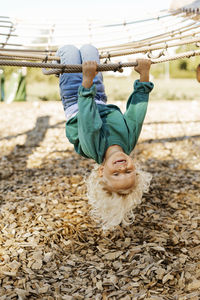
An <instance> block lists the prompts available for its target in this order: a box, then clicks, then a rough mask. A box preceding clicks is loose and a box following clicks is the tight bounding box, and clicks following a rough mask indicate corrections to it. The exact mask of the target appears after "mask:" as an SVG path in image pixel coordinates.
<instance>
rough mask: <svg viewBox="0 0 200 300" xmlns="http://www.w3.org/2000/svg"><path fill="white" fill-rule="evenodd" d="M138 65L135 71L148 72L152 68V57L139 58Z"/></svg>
mask: <svg viewBox="0 0 200 300" xmlns="http://www.w3.org/2000/svg"><path fill="white" fill-rule="evenodd" d="M137 63H138V65H137V66H135V67H134V69H135V71H136V72H138V73H139V74H141V73H142V72H146V71H149V70H150V67H151V61H150V59H141V58H140V59H137Z"/></svg>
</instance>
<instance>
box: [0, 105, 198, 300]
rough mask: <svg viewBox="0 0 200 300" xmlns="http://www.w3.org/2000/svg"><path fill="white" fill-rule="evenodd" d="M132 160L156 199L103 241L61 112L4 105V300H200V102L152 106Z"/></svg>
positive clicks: (0, 196) (0, 128)
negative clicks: (140, 168) (147, 174)
mask: <svg viewBox="0 0 200 300" xmlns="http://www.w3.org/2000/svg"><path fill="white" fill-rule="evenodd" d="M118 105H120V106H121V107H122V110H123V109H124V105H125V103H120V102H118ZM134 155H136V156H137V158H138V160H139V161H140V163H141V164H142V165H143V167H144V169H145V170H147V171H149V172H151V173H152V175H153V180H152V184H151V188H150V191H149V192H148V193H146V194H145V195H144V197H143V201H142V204H141V205H140V206H139V207H138V208H137V209H136V210H135V221H134V223H133V224H132V225H130V226H127V227H123V226H118V227H117V228H116V229H115V230H114V231H106V232H103V231H102V230H101V229H100V228H98V226H97V224H96V223H95V222H94V221H93V220H92V219H91V218H90V215H89V205H88V202H87V197H86V187H85V183H84V179H85V177H86V176H87V175H88V174H89V172H90V170H91V169H92V165H93V162H92V161H91V160H87V159H84V158H81V157H79V156H78V155H77V154H75V152H74V151H73V147H72V146H71V145H70V144H69V142H68V141H67V139H66V138H65V122H64V113H63V111H62V107H61V103H60V102H46V103H45V102H41V103H39V102H34V103H13V104H11V105H5V104H0V203H1V207H0V230H1V233H0V300H15V299H19V300H24V299H38V300H39V299H42V300H54V299H56V300H82V299H96V300H101V299H102V300H106V299H123V300H129V299H133V300H140V299H146V300H168V299H169V300H187V299H190V300H198V299H200V230H199V228H200V226H199V224H200V102H199V101H161V102H150V105H149V108H148V114H147V117H146V119H145V124H144V127H143V130H142V134H141V136H140V139H139V143H138V145H137V148H136V149H135V151H134Z"/></svg>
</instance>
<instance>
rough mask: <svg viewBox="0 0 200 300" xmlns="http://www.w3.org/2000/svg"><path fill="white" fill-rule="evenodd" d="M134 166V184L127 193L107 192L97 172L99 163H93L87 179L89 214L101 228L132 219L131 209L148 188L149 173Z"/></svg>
mask: <svg viewBox="0 0 200 300" xmlns="http://www.w3.org/2000/svg"><path fill="white" fill-rule="evenodd" d="M135 168H136V184H135V185H134V188H133V189H131V190H129V193H128V194H127V193H126V192H125V193H124V194H118V193H116V192H108V191H107V190H106V189H105V183H104V181H103V180H102V178H101V177H100V176H99V174H98V169H99V165H97V164H96V165H95V166H94V169H93V170H92V172H91V174H90V175H89V177H88V179H87V180H86V185H87V196H88V201H89V204H90V205H91V211H90V214H91V216H92V217H93V218H94V219H95V221H97V222H98V224H99V225H100V226H101V227H102V229H103V230H107V229H113V228H114V227H115V226H117V225H119V224H120V223H121V222H122V223H123V224H125V225H128V224H131V223H132V222H133V221H134V212H133V209H134V208H135V207H136V206H137V205H138V204H140V203H141V201H142V195H143V193H144V192H147V191H148V190H149V185H150V181H151V178H152V176H151V174H150V173H147V172H144V171H142V170H141V169H140V166H139V165H138V164H135Z"/></svg>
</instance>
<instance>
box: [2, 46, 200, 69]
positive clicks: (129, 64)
mask: <svg viewBox="0 0 200 300" xmlns="http://www.w3.org/2000/svg"><path fill="white" fill-rule="evenodd" d="M196 55H200V50H194V51H188V52H184V53H180V54H177V55H173V56H166V57H164V58H161V59H152V60H151V62H152V64H156V63H162V62H166V61H171V60H176V59H181V58H189V57H191V56H196ZM0 66H18V67H33V68H44V69H43V73H44V74H45V75H52V74H60V73H80V72H82V65H64V64H54V63H53V64H52V63H37V62H23V61H9V60H0ZM134 66H137V61H133V62H126V63H115V64H111V63H109V64H98V65H97V71H99V72H102V71H121V70H122V68H125V67H134ZM46 69H51V70H49V71H47V70H46Z"/></svg>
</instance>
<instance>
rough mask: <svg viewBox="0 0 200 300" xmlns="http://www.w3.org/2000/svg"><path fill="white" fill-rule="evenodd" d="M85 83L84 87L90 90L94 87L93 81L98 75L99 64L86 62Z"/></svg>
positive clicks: (83, 82) (84, 67) (83, 67)
mask: <svg viewBox="0 0 200 300" xmlns="http://www.w3.org/2000/svg"><path fill="white" fill-rule="evenodd" d="M82 72H83V81H82V86H83V87H85V88H87V89H89V88H91V86H92V85H93V79H94V77H95V76H96V75H97V73H98V72H97V62H96V61H86V62H84V63H83V65H82Z"/></svg>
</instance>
